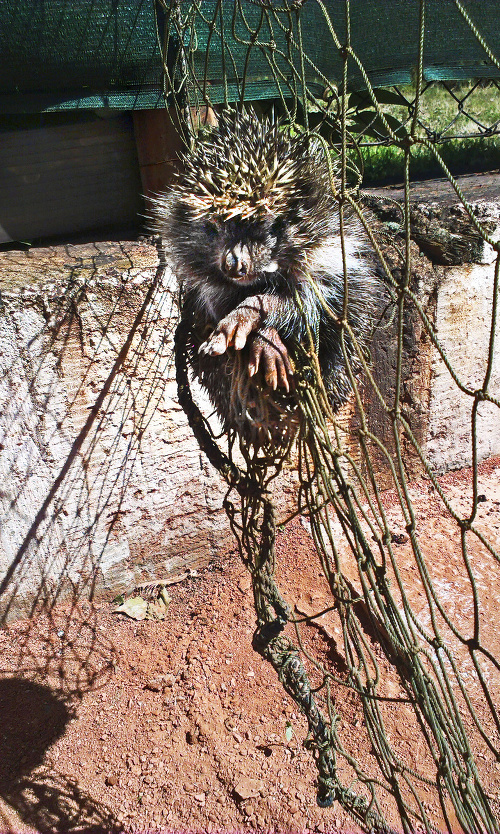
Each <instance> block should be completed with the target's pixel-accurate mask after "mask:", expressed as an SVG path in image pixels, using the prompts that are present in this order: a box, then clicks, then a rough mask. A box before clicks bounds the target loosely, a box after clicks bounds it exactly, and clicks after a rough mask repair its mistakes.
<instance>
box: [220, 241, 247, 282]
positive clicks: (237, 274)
mask: <svg viewBox="0 0 500 834" xmlns="http://www.w3.org/2000/svg"><path fill="white" fill-rule="evenodd" d="M250 267H251V259H250V252H249V251H248V247H247V246H244V245H243V244H241V243H237V244H236V246H233V248H232V249H229V250H228V251H227V252H226V257H225V258H224V269H225V271H226V272H227V274H228V275H231V277H233V278H244V277H245V275H248V273H249V272H250Z"/></svg>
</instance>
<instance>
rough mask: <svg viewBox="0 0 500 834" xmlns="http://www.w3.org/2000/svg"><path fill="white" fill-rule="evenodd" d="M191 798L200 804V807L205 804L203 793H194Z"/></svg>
mask: <svg viewBox="0 0 500 834" xmlns="http://www.w3.org/2000/svg"><path fill="white" fill-rule="evenodd" d="M193 796H194V798H195V799H196V801H197V802H199V803H200V805H204V804H205V801H206V798H207V797H206V794H204V793H195V794H193Z"/></svg>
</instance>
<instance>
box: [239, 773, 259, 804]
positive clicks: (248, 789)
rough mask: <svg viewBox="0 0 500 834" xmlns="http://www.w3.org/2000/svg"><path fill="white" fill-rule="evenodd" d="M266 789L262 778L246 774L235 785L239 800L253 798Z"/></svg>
mask: <svg viewBox="0 0 500 834" xmlns="http://www.w3.org/2000/svg"><path fill="white" fill-rule="evenodd" d="M263 790H264V783H263V782H262V781H261V780H260V779H251V778H249V777H246V776H244V777H243V778H242V779H240V780H239V781H238V782H237V783H236V785H235V786H234V792H235V794H236V796H237V798H238V799H239V800H243V801H244V800H246V799H253V798H255V797H256V796H259V794H260V793H261V791H263Z"/></svg>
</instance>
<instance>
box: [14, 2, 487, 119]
mask: <svg viewBox="0 0 500 834" xmlns="http://www.w3.org/2000/svg"><path fill="white" fill-rule="evenodd" d="M462 5H463V7H464V8H465V10H466V11H467V13H468V14H469V15H470V17H471V19H472V21H473V22H474V24H475V25H476V27H477V29H478V30H479V31H480V32H481V34H482V35H483V37H484V39H485V41H486V43H487V44H488V45H489V47H490V49H491V50H492V51H493V52H495V51H497V50H498V47H499V45H500V14H499V6H498V0H480V1H479V0H463V2H462ZM180 6H181V13H182V15H184V16H186V15H187V12H188V11H189V10H190V9H192V10H193V14H192V16H191V19H190V22H191V23H192V24H193V27H194V29H190V28H189V27H186V29H185V31H184V35H183V39H184V44H185V45H186V46H189V45H193V44H195V46H194V48H193V51H192V53H191V55H192V65H193V68H194V71H195V74H196V77H197V78H198V80H200V81H201V80H202V79H203V78H204V77H206V79H207V81H208V83H209V87H207V88H206V89H208V90H209V94H210V99H211V100H212V101H213V102H218V101H221V100H223V98H224V73H225V78H226V81H227V89H228V94H229V97H230V98H237V97H238V96H239V95H240V94H241V91H242V84H241V82H242V77H243V74H244V67H245V66H246V71H245V85H244V90H243V92H244V97H245V99H247V100H252V99H269V98H276V97H277V95H278V87H277V86H276V81H275V77H274V69H273V66H272V61H270V60H269V57H270V55H272V56H273V58H274V60H275V68H277V69H278V71H279V72H281V73H283V75H284V76H285V78H287V79H291V78H292V72H291V70H290V65H289V64H288V62H287V60H286V59H285V58H284V56H283V55H281V54H280V53H282V52H284V53H286V54H289V55H290V58H291V60H292V62H293V65H294V67H295V68H296V69H297V70H298V69H299V67H300V50H299V49H298V47H297V44H298V37H299V33H298V29H297V20H296V15H295V13H290V14H288V13H286V12H284V11H278V9H280V8H281V9H282V8H283V5H282V4H281V3H273V2H267V3H257V2H245V3H242V4H237V5H236V7H235V4H234V3H232V2H225V3H224V4H223V9H224V15H223V22H222V23H223V25H222V27H221V19H220V14H219V11H218V9H219V4H218V3H216V2H214V0H203V2H198V3H197V4H193V3H189V2H184V3H181V4H180ZM235 8H236V12H235ZM325 8H326V9H327V11H328V15H329V17H330V19H331V23H332V25H333V28H334V30H335V32H336V34H337V36H338V38H339V40H340V41H341V42H345V32H346V11H345V9H346V4H345V2H344V0H329V1H328V2H326V3H325ZM200 10H201V13H200ZM419 13H420V4H419V3H418V2H417V0H351V3H350V23H351V42H352V46H353V49H354V51H355V52H356V54H357V56H358V57H359V59H360V61H361V63H362V64H363V66H364V68H365V70H366V72H367V74H368V77H369V79H370V81H371V83H372V84H373V85H374V86H387V85H390V84H403V83H408V82H409V81H411V78H412V75H413V73H414V71H415V68H416V63H417V55H418V43H419ZM233 14H234V27H233ZM425 15H426V16H425V49H424V67H425V72H424V76H425V78H426V79H427V80H442V79H465V78H472V77H498V76H499V75H500V72H499V70H498V68H497V67H496V66H495V65H494V64H492V62H491V61H490V60H489V58H488V56H487V54H486V52H485V50H484V49H483V47H482V46H481V44H480V43H479V41H478V39H477V38H476V36H475V35H474V33H473V31H472V30H471V28H470V27H469V25H468V24H467V22H466V21H465V20H464V18H463V16H462V15H461V14H460V12H459V9H458V8H457V6H456V4H455V3H454V2H453V0H427V3H426V7H425ZM164 19H165V15H164V13H163V12H162V10H161V9H160V8H158V23H159V27H160V29H161V28H162V26H163V21H164ZM212 19H214V21H215V27H214V30H213V33H212V34H210V32H211V27H210V21H212ZM300 20H301V28H302V33H301V34H302V48H303V52H304V53H305V55H306V61H305V71H306V77H307V83H308V86H309V88H310V90H311V92H313V94H316V95H319V94H321V92H322V90H323V89H324V86H325V80H324V79H325V78H327V79H329V80H330V81H334V82H336V83H339V82H340V80H341V77H342V59H341V56H340V54H339V51H338V49H337V47H336V46H335V43H334V40H333V38H332V35H331V32H330V30H329V27H328V24H327V21H326V19H325V15H324V14H323V11H322V8H321V6H320V4H319V3H317V2H316V0H305V2H304V4H303V6H302V9H301V11H300ZM245 21H246V23H247V24H248V28H247V26H246V25H245ZM280 24H281V25H280ZM259 26H260V28H259ZM249 28H250V29H257V28H259V33H258V37H257V43H255V44H254V45H252V46H251V48H250V49H249V47H248V42H249V40H250V36H249ZM156 31H157V27H156V15H155V5H154V2H153V0H134V2H123V1H122V0H74V1H73V2H68V0H0V55H1V64H0V111H2V112H4V113H16V112H17V113H19V112H41V111H50V110H65V109H70V110H71V109H79V108H101V107H110V108H117V109H126V110H131V109H142V108H151V107H162V106H163V105H164V98H163V95H162V61H161V52H160V48H159V46H158V43H157V35H156ZM193 31H194V32H195V33H196V38H195V39H193V37H192V34H193ZM221 31H222V33H223V34H221ZM287 31H292V34H293V40H292V41H291V42H290V43H291V46H290V51H289V52H288V47H287V37H286V33H287ZM234 35H236V38H235V37H234ZM240 39H241V40H242V41H243V43H242V42H238V41H239V40H240ZM207 44H208V45H209V57H208V61H206V58H205V53H206V49H207ZM259 44H262V46H260V45H259ZM270 45H271V48H270ZM247 58H248V62H247ZM246 62H247V63H246ZM223 67H224V69H223ZM322 76H324V78H323V77H322ZM281 83H282V90H283V91H284V93H285V94H287V95H289V94H290V93H289V90H287V86H286V83H283V81H282V82H281ZM349 84H350V86H351V87H352V88H361V87H363V86H364V84H365V82H364V80H363V78H362V75H361V73H360V71H359V69H358V67H357V66H356V64H355V62H354V61H353V60H350V61H349Z"/></svg>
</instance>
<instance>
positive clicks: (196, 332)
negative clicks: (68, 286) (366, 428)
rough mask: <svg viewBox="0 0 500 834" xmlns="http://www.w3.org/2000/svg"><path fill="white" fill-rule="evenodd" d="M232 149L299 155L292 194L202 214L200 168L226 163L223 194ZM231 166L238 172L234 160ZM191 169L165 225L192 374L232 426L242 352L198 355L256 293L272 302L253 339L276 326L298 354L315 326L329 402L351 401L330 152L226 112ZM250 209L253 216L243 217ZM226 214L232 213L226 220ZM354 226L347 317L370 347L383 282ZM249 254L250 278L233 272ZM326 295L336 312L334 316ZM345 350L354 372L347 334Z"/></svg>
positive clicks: (162, 211) (170, 199) (161, 207)
mask: <svg viewBox="0 0 500 834" xmlns="http://www.w3.org/2000/svg"><path fill="white" fill-rule="evenodd" d="M230 143H233V145H234V144H235V143H236V146H237V148H239V149H240V150H241V153H242V154H244V155H251V154H253V155H254V156H258V155H259V154H261V155H262V153H269V154H272V153H275V154H276V155H277V158H278V160H282V161H283V160H286V159H292V160H293V163H294V168H293V183H292V184H291V186H290V189H289V191H287V189H286V188H284V187H283V186H282V187H281V192H280V199H279V200H278V201H277V204H276V205H274V203H273V195H272V185H271V187H270V189H269V192H266V191H265V187H264V186H263V191H262V193H263V194H264V198H263V199H264V200H265V199H266V194H267V193H269V194H270V197H269V204H270V209H265V210H261V209H259V210H257V211H255V212H254V213H252V207H251V200H250V208H249V201H248V200H247V201H246V202H245V200H243V201H242V210H241V212H238V204H237V203H236V206H235V207H234V206H231V205H230V207H229V210H228V212H225V210H224V209H223V210H222V211H221V210H217V209H214V210H213V211H211V210H208V211H204V212H202V213H201V215H200V213H199V212H197V211H196V208H194V207H193V205H191V204H190V202H189V199H186V197H189V192H190V190H191V191H193V190H194V191H196V187H197V186H196V183H197V171H198V172H199V173H198V176H199V177H200V179H202V178H203V177H204V175H205V173H206V171H205V170H203V166H205V168H206V166H207V165H210V166H212V169H214V168H216V167H218V172H216V173H217V174H218V179H217V178H216V185H215V186H214V190H215V191H217V189H218V188H219V190H220V184H219V183H220V182H222V183H223V182H224V164H225V149H226V148H227V147H228V146H229V144H230ZM233 156H234V155H233ZM241 162H242V163H244V162H245V159H242V160H241ZM231 164H232V166H233V168H234V165H235V162H234V158H233V160H232V163H231ZM271 164H272V163H271ZM186 166H187V173H186V174H185V176H182V175H181V176H179V178H178V180H177V182H176V183H175V185H174V187H173V188H172V191H171V192H170V193H169V194H167V195H165V197H163V198H161V199H160V200H158V211H157V214H158V226H159V231H160V232H161V234H162V235H163V236H164V238H165V239H166V242H167V245H168V250H169V253H170V258H171V263H172V267H173V270H174V272H175V274H176V276H177V278H178V280H179V283H180V287H181V297H182V305H183V313H184V315H185V316H186V317H187V318H188V320H189V321H190V322H191V332H192V335H193V344H192V349H191V354H190V355H191V362H192V365H193V368H194V371H195V373H196V375H198V377H199V378H200V380H201V382H202V384H203V385H204V386H205V387H206V389H207V390H208V393H209V395H210V397H211V399H212V401H213V402H214V404H215V406H216V408H217V410H218V412H219V415H220V417H221V418H222V420H223V423H224V424H225V426H226V428H228V427H229V426H230V425H231V423H232V417H231V415H230V413H229V407H228V406H229V400H230V396H231V394H230V386H231V383H230V376H231V374H232V372H233V370H234V354H235V353H236V352H235V351H234V350H233V349H232V348H228V349H227V351H226V352H224V353H223V354H222V355H220V356H200V355H199V354H198V350H199V347H200V345H201V344H202V343H203V342H204V341H205V340H206V338H207V337H208V336H209V335H210V333H211V332H212V331H213V329H214V328H216V327H217V325H219V323H220V322H221V320H224V317H226V316H227V315H228V314H229V313H231V312H232V311H233V310H235V308H237V307H238V305H240V304H242V303H243V302H245V299H248V298H251V297H252V298H253V297H254V296H261V297H265V298H269V297H272V298H271V301H272V304H271V306H272V308H273V309H272V310H270V312H268V314H267V315H266V316H265V317H264V319H263V320H262V322H261V325H260V326H259V328H258V329H257V330H256V333H255V334H254V336H255V335H258V334H259V332H260V331H261V330H262V328H263V327H264V326H265V327H267V328H274V329H275V330H276V331H277V332H278V334H279V336H280V337H281V339H282V340H283V342H284V344H285V345H286V347H287V348H288V351H289V352H290V354H291V355H292V356H293V355H294V345H296V344H297V343H299V342H301V343H305V344H307V341H306V340H307V327H309V328H310V331H311V332H312V333H313V334H314V336H315V338H316V339H317V344H318V357H319V363H320V368H321V373H322V376H323V380H324V383H325V386H326V388H327V391H328V393H329V397H330V401H331V403H332V406H333V407H334V408H335V409H336V408H338V407H339V406H340V405H342V404H343V403H344V402H345V401H346V399H347V397H348V395H349V392H350V388H351V385H350V382H349V376H348V374H347V372H346V364H345V360H344V355H343V351H342V345H341V324H340V323H339V319H342V316H343V304H344V267H343V259H342V250H341V240H340V234H339V212H338V206H337V203H336V201H335V199H334V197H333V196H332V193H331V187H330V178H329V174H328V168H327V164H326V161H325V158H324V152H323V149H322V148H321V147H320V146H319V145H318V144H316V143H315V142H314V140H311V139H308V138H304V137H301V136H297V137H293V136H291V135H290V134H288V133H287V132H286V131H283V130H281V129H279V128H278V126H277V125H275V124H268V123H266V124H264V125H263V124H262V123H260V122H258V120H257V119H256V117H255V116H254V115H253V114H251V113H242V114H236V113H228V114H225V115H224V116H223V117H222V119H221V123H220V125H219V128H218V129H217V130H215V131H214V132H213V133H212V134H211V135H210V136H209V137H208V139H206V140H205V142H204V143H202V142H200V143H199V145H198V146H197V147H195V149H194V151H193V152H192V153H191V154H190V155H188V156H187V158H186ZM228 187H230V183H229V184H228ZM200 193H202V194H204V192H203V191H201V192H200ZM194 204H196V200H195V201H194ZM246 212H247V213H249V215H250V216H248V217H245V216H244V215H245V213H246ZM225 213H229V214H232V216H229V217H225V216H224V215H225ZM346 225H347V228H346V230H345V235H344V245H345V252H346V266H347V276H348V277H347V283H348V320H349V323H350V325H351V326H352V328H353V331H354V333H355V334H356V339H357V340H358V341H359V343H360V344H361V345H362V344H363V342H364V340H365V339H366V336H367V333H368V330H369V328H370V324H371V319H372V310H373V299H374V294H375V292H376V282H375V281H374V279H373V278H372V269H371V267H369V266H368V265H367V262H366V261H365V259H364V256H363V249H364V243H363V238H362V236H361V235H360V234H359V230H358V226H357V224H355V223H353V222H352V221H350V222H348V223H347V224H346ZM241 252H243V256H242V257H243V260H244V266H243V267H242V269H245V270H246V272H245V274H244V275H243V277H242V276H241V275H232V274H231V270H230V269H229V266H231V267H233V268H234V269H237V267H236V262H237V258H238V254H239V253H241ZM235 253H236V254H235ZM296 292H298V294H299V296H300V298H301V300H302V305H303V308H304V310H305V320H304V316H303V315H302V314H301V312H300V311H299V309H298V308H297V305H296V303H295V293H296ZM318 293H319V294H320V295H321V296H322V298H323V302H324V305H325V307H326V308H327V309H329V310H331V312H332V314H333V315H329V314H328V312H327V310H326V309H325V308H324V306H323V305H322V303H321V302H320V300H319V299H318ZM249 342H250V339H249ZM344 344H345V349H346V352H347V356H348V358H349V362H350V364H351V368H352V372H353V373H354V374H356V373H358V371H359V360H358V357H357V353H356V349H355V347H354V344H353V342H352V340H351V337H350V335H349V334H348V332H347V330H344ZM242 355H244V352H242ZM238 359H239V358H238ZM261 387H262V386H261ZM282 394H283V392H282V391H278V392H277V393H275V396H277V397H278V399H279V397H280V396H282ZM290 397H291V395H288V400H290ZM285 399H286V398H285Z"/></svg>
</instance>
